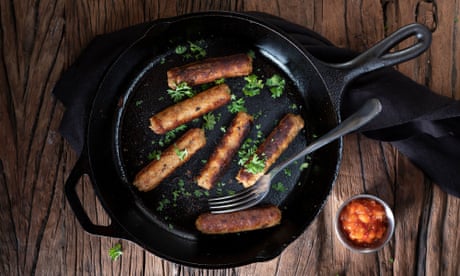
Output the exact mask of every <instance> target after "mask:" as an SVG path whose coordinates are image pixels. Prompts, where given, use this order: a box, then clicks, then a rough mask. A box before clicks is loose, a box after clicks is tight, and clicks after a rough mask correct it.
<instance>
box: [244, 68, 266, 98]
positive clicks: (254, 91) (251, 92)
mask: <svg viewBox="0 0 460 276" xmlns="http://www.w3.org/2000/svg"><path fill="white" fill-rule="evenodd" d="M244 80H245V81H246V84H245V86H244V87H243V93H244V95H246V96H248V97H253V96H256V95H259V94H260V90H261V89H262V88H264V83H263V81H262V80H261V79H259V78H258V77H257V75H255V74H251V75H249V76H246V77H244Z"/></svg>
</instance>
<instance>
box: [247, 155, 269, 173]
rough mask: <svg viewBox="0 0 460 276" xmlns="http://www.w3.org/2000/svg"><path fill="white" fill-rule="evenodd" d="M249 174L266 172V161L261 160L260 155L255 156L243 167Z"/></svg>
mask: <svg viewBox="0 0 460 276" xmlns="http://www.w3.org/2000/svg"><path fill="white" fill-rule="evenodd" d="M243 167H244V168H245V169H246V171H247V172H249V173H252V174H258V173H261V172H263V171H264V169H265V160H264V158H260V157H259V155H257V154H254V155H253V156H252V158H250V159H249V161H248V162H246V163H245V164H244V166H243Z"/></svg>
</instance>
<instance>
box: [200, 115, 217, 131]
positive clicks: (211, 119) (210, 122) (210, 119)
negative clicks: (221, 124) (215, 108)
mask: <svg viewBox="0 0 460 276" xmlns="http://www.w3.org/2000/svg"><path fill="white" fill-rule="evenodd" d="M219 119H220V116H217V118H216V116H215V115H214V114H213V113H212V112H209V113H207V114H205V115H203V120H204V124H203V128H204V129H206V130H213V129H214V126H215V125H216V124H217V121H218V120H219Z"/></svg>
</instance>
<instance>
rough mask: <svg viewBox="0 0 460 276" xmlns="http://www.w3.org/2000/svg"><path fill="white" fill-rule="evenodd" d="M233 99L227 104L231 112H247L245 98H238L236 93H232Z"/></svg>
mask: <svg viewBox="0 0 460 276" xmlns="http://www.w3.org/2000/svg"><path fill="white" fill-rule="evenodd" d="M231 99H232V102H231V103H230V104H229V105H228V106H227V109H228V111H229V112H230V113H238V112H240V111H244V112H246V107H244V104H245V100H244V98H239V99H237V98H236V96H235V95H232V97H231Z"/></svg>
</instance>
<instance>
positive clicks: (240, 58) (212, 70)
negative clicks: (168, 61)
mask: <svg viewBox="0 0 460 276" xmlns="http://www.w3.org/2000/svg"><path fill="white" fill-rule="evenodd" d="M251 72H252V58H251V57H250V56H249V55H247V54H236V55H231V56H225V57H216V58H207V59H204V60H201V61H197V62H194V63H190V64H186V65H184V66H180V67H175V68H172V69H170V70H168V72H167V75H168V86H169V87H171V88H173V89H174V88H176V86H177V84H180V83H182V82H185V83H187V84H188V85H190V86H194V85H199V84H203V83H208V82H212V81H215V80H217V79H220V78H230V77H239V76H246V75H249V74H250V73H251Z"/></svg>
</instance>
